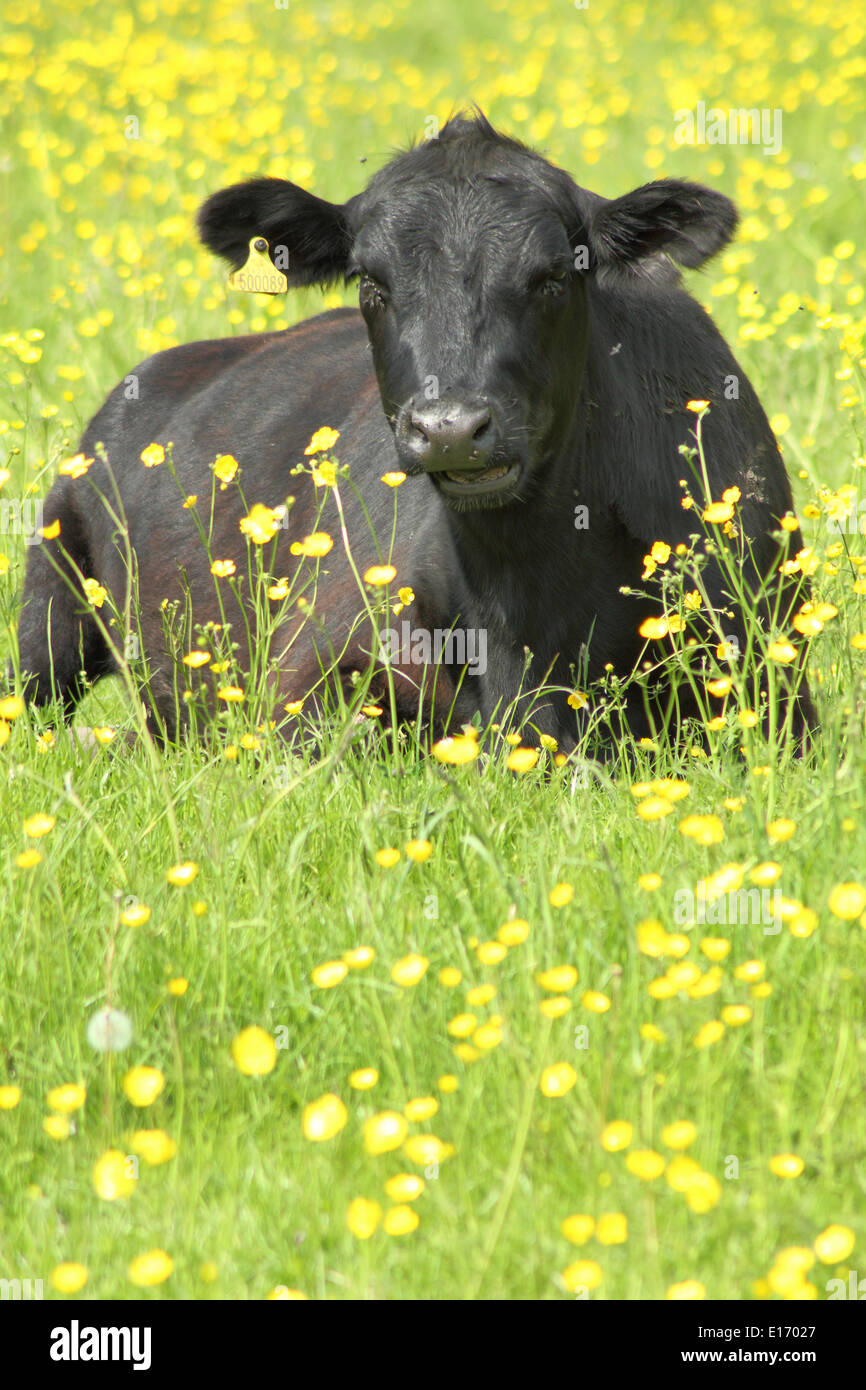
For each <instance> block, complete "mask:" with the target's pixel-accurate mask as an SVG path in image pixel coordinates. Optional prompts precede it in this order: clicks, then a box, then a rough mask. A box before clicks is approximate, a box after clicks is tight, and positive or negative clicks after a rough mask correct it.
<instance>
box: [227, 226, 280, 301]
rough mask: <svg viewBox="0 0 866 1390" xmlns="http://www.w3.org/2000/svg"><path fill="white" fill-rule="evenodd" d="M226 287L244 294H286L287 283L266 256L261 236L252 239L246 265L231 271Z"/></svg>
mask: <svg viewBox="0 0 866 1390" xmlns="http://www.w3.org/2000/svg"><path fill="white" fill-rule="evenodd" d="M228 287H229V289H230V290H243V292H244V293H245V294H287V293H288V289H289V282H288V280H287V279H286V277H285V275H284V274H283V272H282V271H281V270H277V268H276V266H275V265H274V263H273V261H272V260H271V258H270V256H269V255H268V243H267V242H266V241H265V239H264V237H263V236H254V237H253V239H252V241H251V242H250V254H249V256H248V257H247V262H246V265H242V266H241V268H240V270H234V271H232V273H231V275H230V276H229V279H228Z"/></svg>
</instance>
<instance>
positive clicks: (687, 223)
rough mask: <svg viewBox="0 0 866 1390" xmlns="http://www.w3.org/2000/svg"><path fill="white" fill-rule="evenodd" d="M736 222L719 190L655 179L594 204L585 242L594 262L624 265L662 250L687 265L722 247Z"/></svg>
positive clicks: (735, 214) (696, 263)
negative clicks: (716, 191) (590, 250)
mask: <svg viewBox="0 0 866 1390" xmlns="http://www.w3.org/2000/svg"><path fill="white" fill-rule="evenodd" d="M736 225H737V210H736V208H735V207H734V205H733V203H732V202H731V200H730V198H726V197H725V196H724V194H723V193H715V192H714V191H713V190H712V189H711V188H703V187H702V186H701V185H700V184H699V183H684V182H682V181H681V180H680V179H658V180H657V181H656V182H655V183H647V184H644V185H643V187H642V188H636V189H635V190H634V192H633V193H624V194H623V195H622V197H621V198H613V199H612V200H611V201H610V202H609V203H604V204H603V205H602V206H601V207H600V208H598V209H597V211H596V212H595V214H594V215H593V218H592V221H591V223H590V244H591V249H592V252H593V254H594V258H595V262H596V264H597V265H598V266H612V265H617V264H618V265H622V266H623V267H626V266H627V265H628V264H629V263H632V264H634V263H636V262H638V261H641V260H644V259H645V258H646V257H647V256H654V255H657V254H658V253H659V252H664V253H665V254H667V255H668V256H670V257H671V259H672V260H674V261H677V262H678V263H679V264H680V265H684V266H689V267H690V268H693V267H695V266H699V265H703V263H704V261H706V260H709V258H710V256H713V255H715V253H716V252H717V251H720V250H721V248H722V247H723V246H726V245H727V243H728V242H729V241H730V239H731V237H732V236H733V234H734V229H735V228H736Z"/></svg>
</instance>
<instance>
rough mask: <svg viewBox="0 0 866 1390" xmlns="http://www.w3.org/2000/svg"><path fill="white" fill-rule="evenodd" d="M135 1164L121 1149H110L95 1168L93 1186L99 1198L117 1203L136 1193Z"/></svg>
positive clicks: (98, 1160) (97, 1162)
mask: <svg viewBox="0 0 866 1390" xmlns="http://www.w3.org/2000/svg"><path fill="white" fill-rule="evenodd" d="M133 1174H134V1168H133V1163H132V1162H130V1160H129V1159H128V1158H127V1156H126V1154H125V1153H123V1151H122V1150H121V1149H109V1150H108V1152H107V1153H104V1154H103V1155H102V1157H101V1158H99V1159H97V1161H96V1163H95V1164H94V1167H93V1186H94V1187H95V1189H96V1195H97V1197H101V1198H102V1200H103V1201H104V1202H115V1201H117V1200H118V1199H119V1198H122V1197H129V1196H131V1195H132V1193H133V1192H134V1191H135V1177H134V1176H133Z"/></svg>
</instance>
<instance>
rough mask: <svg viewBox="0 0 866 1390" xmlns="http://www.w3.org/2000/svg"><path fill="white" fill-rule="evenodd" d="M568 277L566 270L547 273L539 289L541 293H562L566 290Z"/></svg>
mask: <svg viewBox="0 0 866 1390" xmlns="http://www.w3.org/2000/svg"><path fill="white" fill-rule="evenodd" d="M566 278H567V276H566V272H565V271H564V270H556V271H554V272H553V274H552V275H545V277H544V279H543V280H542V281H541V282H540V284H539V286H538V289H539V291H540V293H541V294H550V295H557V294H562V293H563V292H564V290H565V282H566Z"/></svg>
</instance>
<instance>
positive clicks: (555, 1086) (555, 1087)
mask: <svg viewBox="0 0 866 1390" xmlns="http://www.w3.org/2000/svg"><path fill="white" fill-rule="evenodd" d="M576 1081H577V1072H576V1071H575V1070H574V1067H573V1066H571V1065H570V1063H568V1062H556V1063H555V1064H554V1065H553V1066H552V1067H545V1069H544V1071H543V1072H542V1073H541V1081H540V1083H539V1084H540V1086H541V1093H542V1095H544V1096H547V1097H548V1099H550V1100H555V1099H557V1098H558V1097H559V1096H564V1095H566V1093H567V1092H568V1091H570V1090H571V1088H572V1086H574V1085H575V1083H576Z"/></svg>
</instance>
